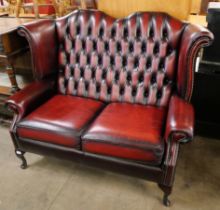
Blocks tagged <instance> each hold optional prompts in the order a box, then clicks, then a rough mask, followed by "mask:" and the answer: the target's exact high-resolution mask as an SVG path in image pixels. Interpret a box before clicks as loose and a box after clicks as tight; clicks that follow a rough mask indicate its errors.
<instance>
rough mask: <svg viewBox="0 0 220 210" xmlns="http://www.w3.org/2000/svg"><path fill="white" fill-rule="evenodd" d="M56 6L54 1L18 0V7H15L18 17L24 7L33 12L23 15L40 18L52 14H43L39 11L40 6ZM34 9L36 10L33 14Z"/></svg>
mask: <svg viewBox="0 0 220 210" xmlns="http://www.w3.org/2000/svg"><path fill="white" fill-rule="evenodd" d="M50 6H52V7H54V4H53V3H52V1H51V2H50V1H44V2H41V1H40V0H31V1H27V2H26V1H25V0H17V3H16V9H15V16H16V17H20V13H21V9H22V8H23V9H24V10H25V9H27V8H28V9H29V10H30V11H31V14H27V15H26V14H22V17H25V16H27V17H35V18H40V17H45V16H49V15H51V14H47V13H45V14H41V13H40V12H39V7H50ZM32 10H33V11H34V14H32Z"/></svg>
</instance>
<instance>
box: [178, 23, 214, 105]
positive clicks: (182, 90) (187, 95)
mask: <svg viewBox="0 0 220 210" xmlns="http://www.w3.org/2000/svg"><path fill="white" fill-rule="evenodd" d="M213 39H214V36H213V34H212V33H211V32H210V31H209V30H208V29H206V28H204V27H202V26H198V25H192V24H188V25H187V26H186V27H185V29H184V32H183V35H182V40H181V45H180V51H179V61H178V74H177V88H178V95H180V96H181V98H184V99H185V100H186V101H190V99H191V96H192V90H193V81H194V68H195V64H196V58H197V55H198V53H199V50H200V49H201V48H202V47H206V46H209V45H210V44H211V43H212V41H213Z"/></svg>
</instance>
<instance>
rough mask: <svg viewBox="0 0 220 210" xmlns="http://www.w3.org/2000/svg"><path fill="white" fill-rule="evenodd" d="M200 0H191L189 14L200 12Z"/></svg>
mask: <svg viewBox="0 0 220 210" xmlns="http://www.w3.org/2000/svg"><path fill="white" fill-rule="evenodd" d="M201 2H202V0H192V1H191V11H190V13H191V14H196V15H197V14H200V9H201Z"/></svg>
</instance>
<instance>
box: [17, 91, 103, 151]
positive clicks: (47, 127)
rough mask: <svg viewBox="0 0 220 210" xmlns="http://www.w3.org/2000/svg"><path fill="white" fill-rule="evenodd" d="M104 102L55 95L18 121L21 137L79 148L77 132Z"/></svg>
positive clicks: (79, 132)
mask: <svg viewBox="0 0 220 210" xmlns="http://www.w3.org/2000/svg"><path fill="white" fill-rule="evenodd" d="M102 107H103V103H102V102H99V101H94V100H92V99H86V98H79V97H71V96H62V95H56V96H54V97H52V98H51V99H50V100H49V101H47V102H46V103H44V104H43V105H42V106H40V107H39V108H38V109H36V110H35V111H33V112H32V113H31V114H29V115H28V116H26V117H25V118H24V119H23V120H22V121H21V122H19V123H18V125H17V133H18V135H19V136H20V137H21V138H25V139H34V140H38V141H45V142H50V143H53V144H60V145H64V146H68V147H77V148H80V135H81V134H82V131H83V130H84V129H85V128H86V127H87V126H88V124H89V123H90V122H91V121H92V120H93V118H94V117H95V116H96V115H97V113H98V112H99V111H101V109H102Z"/></svg>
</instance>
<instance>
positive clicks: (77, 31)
mask: <svg viewBox="0 0 220 210" xmlns="http://www.w3.org/2000/svg"><path fill="white" fill-rule="evenodd" d="M80 31H81V27H80V25H77V26H76V34H77V35H79V34H80Z"/></svg>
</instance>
